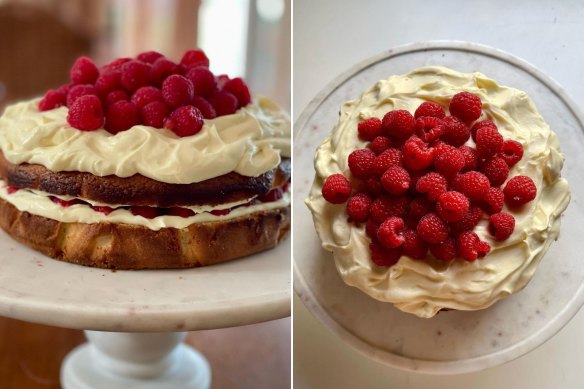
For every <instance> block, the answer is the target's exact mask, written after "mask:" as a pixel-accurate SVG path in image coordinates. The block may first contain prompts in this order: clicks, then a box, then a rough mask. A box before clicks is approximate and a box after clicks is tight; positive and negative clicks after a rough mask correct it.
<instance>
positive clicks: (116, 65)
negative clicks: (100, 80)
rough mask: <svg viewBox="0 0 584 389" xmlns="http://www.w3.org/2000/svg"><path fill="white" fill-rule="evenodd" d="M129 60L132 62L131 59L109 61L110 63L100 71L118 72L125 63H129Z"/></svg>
mask: <svg viewBox="0 0 584 389" xmlns="http://www.w3.org/2000/svg"><path fill="white" fill-rule="evenodd" d="M131 60H132V58H117V59H114V60H113V61H111V62H110V63H108V64H107V65H105V66H104V67H103V69H102V70H103V71H106V72H109V71H111V70H120V69H121V68H122V65H123V64H125V63H126V62H130V61H131Z"/></svg>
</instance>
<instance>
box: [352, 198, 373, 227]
mask: <svg viewBox="0 0 584 389" xmlns="http://www.w3.org/2000/svg"><path fill="white" fill-rule="evenodd" d="M372 202H373V201H372V200H371V197H369V196H368V195H366V194H365V193H357V194H356V195H354V196H351V197H350V198H349V201H347V215H349V219H350V220H351V221H354V222H364V221H366V220H367V218H368V217H369V211H370V209H371V203H372Z"/></svg>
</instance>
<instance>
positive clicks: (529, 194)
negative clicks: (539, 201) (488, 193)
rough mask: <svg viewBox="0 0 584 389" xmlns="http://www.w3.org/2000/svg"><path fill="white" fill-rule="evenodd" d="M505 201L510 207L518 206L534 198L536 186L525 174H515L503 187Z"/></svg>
mask: <svg viewBox="0 0 584 389" xmlns="http://www.w3.org/2000/svg"><path fill="white" fill-rule="evenodd" d="M503 193H504V194H505V203H507V205H508V206H510V207H519V206H521V205H523V204H527V203H528V202H530V201H531V200H533V199H535V196H536V195H537V187H536V186H535V183H534V182H533V180H532V179H531V178H529V177H527V176H515V177H513V178H512V179H510V180H509V182H507V185H505V189H503Z"/></svg>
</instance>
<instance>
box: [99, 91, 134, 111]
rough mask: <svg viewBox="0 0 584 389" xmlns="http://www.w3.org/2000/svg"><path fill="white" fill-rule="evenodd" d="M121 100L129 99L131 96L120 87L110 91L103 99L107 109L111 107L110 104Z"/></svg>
mask: <svg viewBox="0 0 584 389" xmlns="http://www.w3.org/2000/svg"><path fill="white" fill-rule="evenodd" d="M120 100H123V101H129V100H130V97H129V96H128V94H127V93H126V91H123V90H121V89H118V90H115V91H112V92H110V93H108V94H107V96H106V97H105V99H103V100H102V101H103V105H104V106H105V108H106V109H107V108H109V107H110V105H112V104H113V103H115V102H118V101H120Z"/></svg>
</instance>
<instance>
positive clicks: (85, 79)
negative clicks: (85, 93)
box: [69, 57, 99, 84]
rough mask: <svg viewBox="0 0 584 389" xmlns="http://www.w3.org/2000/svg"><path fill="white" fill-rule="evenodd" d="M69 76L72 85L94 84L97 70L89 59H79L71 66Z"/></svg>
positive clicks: (97, 73) (97, 74)
mask: <svg viewBox="0 0 584 389" xmlns="http://www.w3.org/2000/svg"><path fill="white" fill-rule="evenodd" d="M69 76H70V78H71V82H72V83H73V84H94V83H95V80H97V76H99V70H97V66H95V64H94V63H93V61H92V60H91V59H90V58H89V57H79V58H77V59H76V60H75V63H73V66H71V71H70V72H69Z"/></svg>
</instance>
